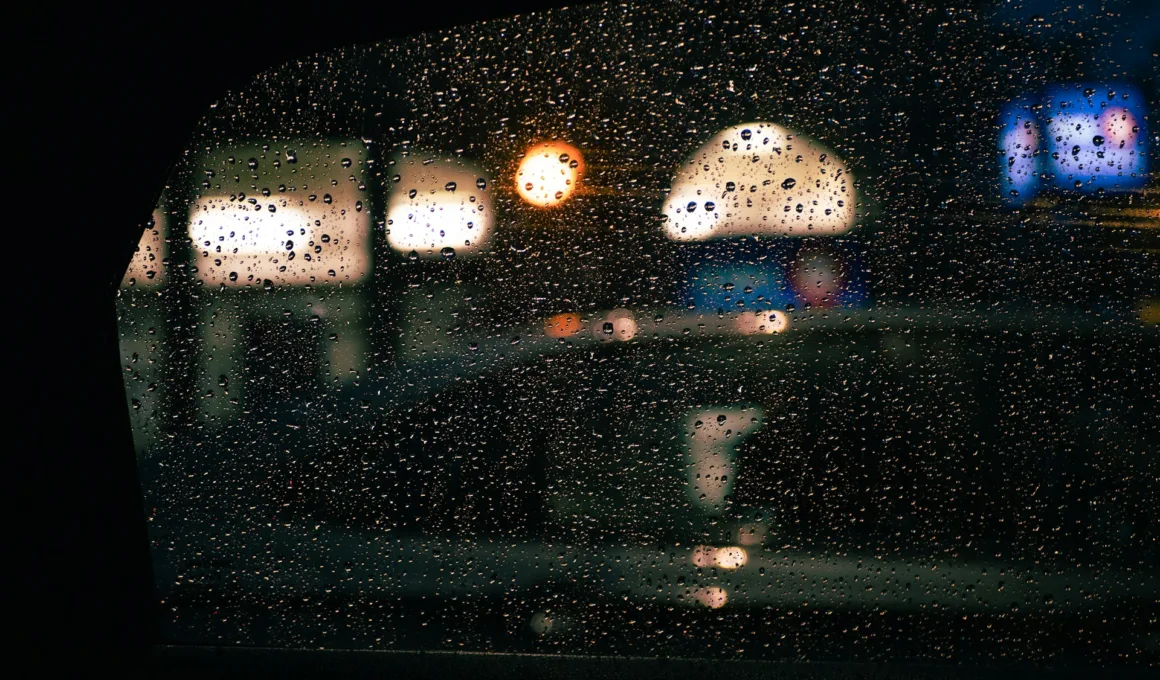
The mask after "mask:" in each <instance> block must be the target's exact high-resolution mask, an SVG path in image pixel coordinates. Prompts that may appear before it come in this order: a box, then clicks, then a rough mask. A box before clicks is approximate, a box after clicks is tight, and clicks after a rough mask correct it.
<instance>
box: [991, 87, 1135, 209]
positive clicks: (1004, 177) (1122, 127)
mask: <svg viewBox="0 0 1160 680" xmlns="http://www.w3.org/2000/svg"><path fill="white" fill-rule="evenodd" d="M1145 116H1146V107H1145V104H1144V98H1143V96H1142V95H1141V94H1140V92H1139V90H1137V89H1136V88H1134V87H1131V86H1129V85H1122V84H1111V85H1106V84H1105V85H1094V84H1087V83H1076V84H1070V85H1057V86H1053V87H1050V88H1048V89H1047V91H1046V92H1045V93H1044V96H1043V98H1042V100H1040V103H1039V105H1036V104H1035V102H1034V100H1031V99H1021V100H1018V101H1016V102H1012V103H1011V104H1010V105H1009V106H1007V107H1006V108H1005V109H1004V110H1003V112H1002V114H1001V116H1000V121H999V140H998V142H999V151H1000V179H1001V188H1002V193H1003V196H1004V198H1005V199H1006V200H1008V201H1010V202H1014V203H1023V202H1025V201H1027V200H1028V199H1030V198H1031V197H1033V196H1034V195H1035V194H1036V193H1038V192H1039V191H1042V190H1044V189H1048V188H1055V189H1058V190H1063V191H1068V192H1076V191H1078V192H1081V193H1090V192H1096V191H1101V190H1102V191H1105V192H1114V191H1132V190H1135V189H1139V188H1140V187H1142V186H1144V185H1145V184H1146V182H1147V179H1148V132H1147V130H1146V129H1145V125H1146V120H1145Z"/></svg>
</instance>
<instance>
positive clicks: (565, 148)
mask: <svg viewBox="0 0 1160 680" xmlns="http://www.w3.org/2000/svg"><path fill="white" fill-rule="evenodd" d="M583 174H584V158H583V156H582V155H581V154H580V150H579V149H577V148H576V147H574V146H572V145H571V144H566V143H564V142H541V143H539V144H536V145H535V146H533V147H532V148H530V149H528V152H527V154H525V155H524V159H523V160H522V161H520V167H519V169H518V170H517V171H516V190H517V191H518V192H519V194H520V198H522V199H524V200H525V201H527V202H528V203H529V204H531V205H534V206H536V207H538V208H553V207H555V206H557V205H560V204H561V203H563V202H564V201H567V200H568V199H569V198H570V197H571V196H572V194H573V193H575V192H576V187H577V186H578V185H579V183H580V178H581V176H583Z"/></svg>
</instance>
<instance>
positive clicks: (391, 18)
mask: <svg viewBox="0 0 1160 680" xmlns="http://www.w3.org/2000/svg"><path fill="white" fill-rule="evenodd" d="M571 4H573V5H575V4H584V3H571ZM562 5H564V3H562V2H551V1H548V0H541V1H538V2H532V1H525V2H518V1H513V0H503V1H502V2H488V3H477V4H471V5H467V4H462V5H461V4H459V3H446V4H443V5H441V6H440V7H439V8H436V9H432V5H431V4H429V3H415V4H413V5H404V4H397V3H389V4H387V5H384V8H383V9H381V10H372V9H369V8H368V7H367V6H366V5H359V6H358V8H357V11H358V13H359V15H360V17H361V20H360V21H358V22H354V23H350V22H348V21H345V20H343V19H344V17H343V16H341V13H344V12H347V11H353V8H349V7H348V8H345V9H344V8H342V7H340V6H333V7H330V8H326V7H320V6H316V7H311V8H310V9H309V10H307V11H306V12H305V13H296V12H292V11H291V12H287V13H286V14H287V15H289V16H283V15H280V14H279V13H278V9H277V8H276V7H274V6H270V5H264V6H263V8H262V9H261V10H260V11H254V10H247V9H244V8H242V9H239V8H237V7H236V6H234V5H221V6H218V7H209V6H198V7H189V8H185V10H184V11H182V12H177V11H172V10H170V11H163V12H157V11H153V10H150V11H148V12H144V13H142V12H130V11H129V10H128V9H127V8H125V9H118V10H115V11H114V10H106V9H102V8H96V7H86V8H84V9H64V8H59V9H57V10H56V11H55V12H54V13H52V14H51V15H50V14H49V13H48V12H44V13H42V14H41V16H39V17H36V18H35V20H34V21H33V22H32V23H31V24H20V23H19V22H13V24H10V28H11V29H15V31H16V32H22V31H23V30H29V31H30V35H29V36H28V37H32V38H34V40H33V41H32V42H33V43H35V44H36V45H37V47H35V48H32V49H28V50H26V51H24V52H22V53H21V54H17V55H13V58H14V59H15V61H14V62H13V67H12V68H13V70H14V71H16V72H18V74H17V75H18V78H17V79H16V82H18V83H20V86H14V85H12V84H11V81H10V87H11V88H12V91H14V92H15V93H16V94H14V95H12V100H11V101H12V104H14V105H16V107H17V108H18V109H19V110H21V111H20V113H19V114H18V115H20V116H22V117H25V118H26V119H27V127H31V128H32V130H33V131H34V132H33V134H32V135H31V137H24V134H25V133H23V132H22V133H21V134H20V135H18V136H19V137H22V138H24V139H31V140H33V141H32V148H30V149H28V150H27V151H26V152H22V153H21V155H24V156H25V157H27V158H29V159H31V160H32V161H33V168H34V169H33V170H28V169H27V166H24V167H25V169H24V170H23V172H28V173H30V174H29V175H26V176H24V177H21V178H18V181H19V183H20V185H21V186H26V187H29V188H31V189H32V191H31V193H30V194H28V195H23V196H22V199H21V201H20V203H21V205H19V206H17V207H18V209H20V212H22V213H24V215H23V217H21V218H17V220H16V221H17V223H19V224H23V225H25V226H24V227H23V228H22V229H20V230H16V229H14V230H12V231H10V232H9V233H10V234H12V235H13V238H14V241H13V245H15V244H16V243H19V242H20V241H23V240H24V239H25V238H28V239H31V240H32V242H33V244H34V245H38V244H43V243H53V244H54V248H55V249H56V250H57V251H58V252H59V253H60V255H59V258H58V259H56V256H54V259H53V260H52V261H46V260H44V259H37V260H34V261H31V262H26V263H22V264H23V266H25V267H28V270H27V272H20V273H19V274H18V275H17V276H15V277H13V279H14V280H16V281H18V282H20V281H24V282H26V283H25V284H24V285H26V286H28V287H29V288H31V289H32V290H31V292H32V296H31V298H28V297H23V295H24V294H22V293H18V295H19V296H21V300H20V301H21V302H25V301H27V303H30V304H29V305H28V307H29V311H30V312H31V315H21V318H20V319H19V320H18V321H15V320H14V321H15V323H13V324H11V325H9V326H8V328H9V329H10V332H11V336H10V337H11V338H12V339H13V340H14V341H15V342H16V351H17V354H16V355H14V356H18V357H22V358H20V359H17V360H16V361H15V362H14V363H16V364H17V368H18V369H19V370H18V373H17V375H18V376H21V377H19V378H16V379H15V380H14V382H16V381H19V382H20V383H22V384H30V385H32V386H33V389H34V390H35V392H36V393H37V394H35V395H34V397H33V399H28V398H27V396H26V395H25V394H24V392H23V390H17V391H15V392H13V393H10V395H9V396H10V397H12V398H13V399H12V401H13V402H14V403H17V404H18V405H19V409H18V412H17V418H18V421H19V423H20V424H21V425H22V426H23V427H21V428H20V430H25V429H27V430H28V432H25V434H27V435H30V436H28V437H26V438H25V441H26V442H27V443H26V444H24V445H21V444H18V443H17V440H19V439H20V437H19V436H17V437H13V438H12V439H11V440H10V445H11V446H12V448H11V449H10V450H9V452H8V455H7V456H5V459H6V461H7V465H6V468H7V469H6V472H7V474H6V475H4V476H5V478H6V479H7V481H8V482H9V483H10V487H11V488H12V489H13V490H15V491H16V494H15V495H14V497H10V500H11V501H13V502H12V503H11V507H12V508H13V509H14V510H15V513H14V514H11V515H10V516H9V519H10V521H11V522H12V525H13V526H14V527H15V528H16V529H17V534H18V537H17V544H16V545H12V544H11V543H9V545H7V546H5V553H6V555H7V556H8V558H9V560H10V561H11V562H12V563H13V564H14V565H15V566H16V567H17V574H16V575H15V578H13V579H12V581H11V583H12V584H13V586H12V590H13V595H16V600H17V601H18V605H19V609H17V611H15V612H12V613H11V618H10V622H11V623H13V624H14V628H15V629H16V631H17V636H18V638H17V643H18V644H17V646H16V649H17V650H19V651H18V654H17V656H18V657H22V656H24V655H25V654H26V653H27V651H28V650H29V649H32V650H35V652H36V653H38V654H43V655H44V656H43V657H41V658H42V663H43V666H41V667H40V669H39V670H40V671H45V672H50V673H51V672H54V671H61V670H63V668H62V667H61V664H66V666H72V665H74V664H75V665H76V667H77V668H78V669H80V668H84V669H87V671H89V672H93V671H98V670H106V671H107V670H117V669H121V670H123V671H127V672H130V673H133V672H140V671H141V668H142V665H141V660H142V657H143V653H144V652H145V650H146V649H147V646H148V645H149V644H150V643H151V642H153V641H154V631H155V625H154V620H155V618H154V617H155V611H154V607H155V605H154V600H155V598H154V596H153V593H152V583H151V581H152V577H151V575H150V567H149V557H148V544H147V540H146V531H145V520H144V513H143V509H142V507H141V496H140V491H139V487H138V481H137V467H136V462H135V459H134V454H133V446H132V437H131V431H130V428H129V420H128V412H127V407H126V404H125V397H124V388H123V384H122V380H121V376H120V374H119V372H120V367H119V365H118V363H119V362H118V361H117V335H116V317H115V310H114V294H115V292H116V287H117V284H118V282H119V281H120V278H121V276H122V274H123V273H124V270H125V267H126V265H127V263H128V261H129V257H130V255H131V254H132V252H133V248H134V246H135V244H136V241H137V239H138V237H139V235H140V232H141V229H142V228H143V227H144V226H145V224H146V223H147V221H148V220H149V217H150V214H151V212H152V208H153V205H154V204H155V203H156V200H157V197H158V196H159V194H160V192H161V189H162V187H163V186H164V184H165V180H166V177H167V175H168V173H169V170H170V168H171V167H172V165H173V164H174V162H175V161H176V160H177V159H178V158H179V157H180V155H181V153H182V151H183V149H184V148H185V145H186V144H187V142H188V141H189V138H190V135H191V133H192V132H193V130H194V127H195V125H196V123H197V121H198V120H199V119H200V118H201V116H202V115H203V114H204V113H205V111H207V109H208V108H209V106H210V105H211V104H212V103H213V102H214V101H215V100H216V99H217V98H218V97H219V96H221V95H222V94H223V93H225V92H226V91H228V90H230V89H235V88H239V87H241V86H243V85H245V84H246V83H247V82H248V81H249V80H250V79H251V78H252V77H253V76H254V75H255V74H258V73H260V72H262V71H264V70H266V69H269V68H271V67H274V66H276V65H278V64H280V63H282V62H285V61H288V60H290V59H293V58H297V57H301V56H304V55H309V54H312V53H317V52H321V51H326V50H330V49H333V48H337V47H341V46H343V45H350V44H356V43H363V42H375V41H380V40H385V39H389V38H391V37H393V36H401V35H408V34H414V33H417V32H422V31H427V30H433V29H440V28H446V27H450V26H454V25H458V24H464V23H471V22H474V21H479V20H483V19H488V18H495V17H502V16H508V15H511V14H517V13H522V12H526V11H530V10H533V9H542V8H546V7H556V6H562ZM388 8H389V9H388ZM331 22H333V23H334V24H335V25H338V24H339V23H341V25H342V28H341V30H326V26H327V24H328V23H331ZM19 93H24V95H25V96H20V95H19ZM27 127H25V126H22V127H21V129H22V130H23V129H27ZM16 141H18V142H19V140H16ZM20 146H21V145H20V144H19V143H18V144H17V147H18V148H19V147H20ZM10 153H11V151H10ZM93 214H96V215H99V217H98V218H96V219H98V220H99V223H92V222H88V220H91V219H93V218H91V217H87V216H88V215H93ZM86 222H88V223H86ZM18 231H22V232H23V237H19V236H17V232H18ZM17 252H18V251H17ZM20 306H21V307H23V305H20ZM28 316H31V319H29V318H28ZM29 320H31V328H30V327H28V326H27V325H26V324H28V323H29ZM21 337H22V338H23V340H20V339H19V338H21ZM6 599H7V598H6ZM22 638H30V639H28V640H23V639H22ZM37 674H38V675H39V674H41V673H40V672H38V673H37Z"/></svg>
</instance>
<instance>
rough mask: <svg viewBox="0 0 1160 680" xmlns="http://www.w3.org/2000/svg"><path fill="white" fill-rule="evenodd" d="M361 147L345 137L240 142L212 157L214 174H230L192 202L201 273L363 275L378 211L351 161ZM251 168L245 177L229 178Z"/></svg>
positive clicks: (259, 278)
mask: <svg viewBox="0 0 1160 680" xmlns="http://www.w3.org/2000/svg"><path fill="white" fill-rule="evenodd" d="M283 146H285V145H283ZM361 153H362V152H361V151H360V149H359V146H358V145H353V144H352V145H350V146H347V145H346V144H345V143H342V144H331V145H325V146H323V145H313V146H305V145H304V146H303V148H301V150H300V151H294V152H293V154H291V152H290V151H289V150H287V151H285V152H284V153H283V152H282V151H280V150H278V149H275V150H274V151H267V150H266V149H259V148H249V147H246V148H235V149H229V150H228V156H227V155H226V154H227V151H222V152H220V153H218V154H216V155H215V156H213V157H211V158H209V159H207V160H206V161H205V167H206V171H207V175H210V174H211V173H219V172H220V173H221V174H222V175H224V176H225V177H226V181H223V182H222V184H221V186H220V188H218V187H215V188H214V190H213V193H206V194H204V195H202V196H200V197H199V198H198V199H197V201H196V202H195V203H194V204H193V205H192V206H191V207H190V212H189V231H188V233H189V237H190V239H192V241H193V243H192V245H193V248H194V252H195V254H196V255H195V256H196V264H197V274H198V277H200V278H201V280H202V281H204V282H205V283H207V284H212V285H225V286H248V285H255V284H261V283H263V282H264V281H266V280H269V281H271V282H272V283H274V284H276V285H303V284H327V283H333V284H350V283H356V282H359V281H361V280H362V279H363V278H364V277H366V275H367V273H368V272H369V270H370V211H369V210H367V209H366V208H365V207H364V205H363V201H364V200H365V195H364V194H363V193H362V192H361V190H360V189H359V185H358V183H357V182H356V181H355V174H354V172H356V171H352V170H351V169H350V167H351V166H352V165H353V163H354V160H353V159H354V158H357V157H358V156H359V155H360V154H361ZM247 157H249V160H248V161H247V162H246V163H244V164H243V163H240V162H237V159H245V158H247ZM242 168H245V169H244V170H243V169H242ZM245 172H248V173H249V176H248V177H247V179H248V181H247V182H245V183H244V184H239V183H236V182H230V181H229V180H228V178H229V176H230V175H234V176H235V177H237V176H243V175H242V174H241V173H245ZM211 176H212V175H211ZM254 186H256V187H258V188H257V189H253V188H252V187H254ZM242 187H244V188H245V189H246V190H248V191H241V190H240V188H242ZM250 191H252V192H253V193H252V194H251V193H249V192H250Z"/></svg>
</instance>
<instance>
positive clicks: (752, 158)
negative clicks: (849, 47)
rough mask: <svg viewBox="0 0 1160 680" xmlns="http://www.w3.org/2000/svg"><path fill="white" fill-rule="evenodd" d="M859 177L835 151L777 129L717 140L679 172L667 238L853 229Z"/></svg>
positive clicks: (743, 131) (745, 130) (725, 134)
mask: <svg viewBox="0 0 1160 680" xmlns="http://www.w3.org/2000/svg"><path fill="white" fill-rule="evenodd" d="M854 200H855V196H854V185H853V178H852V177H851V176H850V173H849V171H848V170H847V169H846V166H845V164H844V163H842V161H841V160H839V159H838V158H837V157H836V156H835V155H834V153H833V152H832V151H830V150H828V149H826V148H825V147H824V146H822V145H821V144H819V143H817V142H814V141H813V140H810V139H807V138H806V137H802V136H800V135H797V134H795V133H793V132H792V131H790V130H787V129H785V128H783V127H781V126H779V125H775V124H773V123H761V122H757V123H746V124H744V125H737V126H735V127H731V128H729V129H727V130H723V131H722V132H720V133H718V134H717V135H716V136H714V137H713V138H712V139H710V140H709V141H708V142H706V143H705V144H704V145H703V146H702V147H701V148H700V149H698V150H697V151H696V152H695V153H694V154H693V155H692V156H691V157H690V158H689V160H688V161H686V162H685V164H683V165H682V166H681V167H680V169H679V170H678V171H677V175H676V177H675V178H674V179H673V183H672V188H671V191H670V193H669V197H668V198H667V199H666V200H665V203H664V206H663V212H664V215H665V218H666V220H665V234H666V235H667V236H668V237H669V238H671V239H673V240H676V241H701V240H706V239H710V238H719V237H724V236H731V235H741V234H788V235H794V236H805V235H818V234H836V233H840V232H843V231H846V230H848V229H849V228H850V227H852V226H853V225H854Z"/></svg>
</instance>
